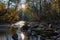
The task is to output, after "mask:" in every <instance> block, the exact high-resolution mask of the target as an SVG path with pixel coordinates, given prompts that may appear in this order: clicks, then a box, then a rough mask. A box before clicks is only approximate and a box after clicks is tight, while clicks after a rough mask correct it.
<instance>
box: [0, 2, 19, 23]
mask: <svg viewBox="0 0 60 40" xmlns="http://www.w3.org/2000/svg"><path fill="white" fill-rule="evenodd" d="M3 4H4V3H3ZM0 8H1V9H0V13H1V14H0V23H12V22H15V21H16V20H18V19H19V16H18V13H17V12H18V11H17V9H15V7H13V8H9V9H8V8H7V9H6V8H5V5H2V3H1V4H0ZM7 10H8V12H7ZM3 14H4V15H3Z"/></svg>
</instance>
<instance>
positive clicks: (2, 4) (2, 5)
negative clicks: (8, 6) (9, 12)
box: [0, 2, 5, 12]
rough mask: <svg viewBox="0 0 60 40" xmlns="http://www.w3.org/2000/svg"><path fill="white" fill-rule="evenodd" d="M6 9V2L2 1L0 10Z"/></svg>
mask: <svg viewBox="0 0 60 40" xmlns="http://www.w3.org/2000/svg"><path fill="white" fill-rule="evenodd" d="M3 10H5V4H4V3H2V2H0V12H1V11H3Z"/></svg>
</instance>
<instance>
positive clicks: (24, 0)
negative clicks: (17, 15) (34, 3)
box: [0, 0, 26, 7]
mask: <svg viewBox="0 0 60 40" xmlns="http://www.w3.org/2000/svg"><path fill="white" fill-rule="evenodd" d="M0 1H2V2H4V1H5V3H6V6H7V2H8V1H9V0H0ZM25 2H26V0H21V2H20V3H25ZM20 3H19V7H20ZM12 5H15V3H12V4H11V5H10V7H13V6H12Z"/></svg>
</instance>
